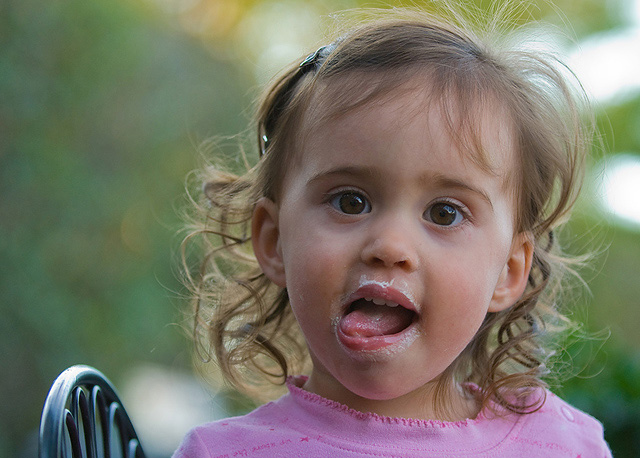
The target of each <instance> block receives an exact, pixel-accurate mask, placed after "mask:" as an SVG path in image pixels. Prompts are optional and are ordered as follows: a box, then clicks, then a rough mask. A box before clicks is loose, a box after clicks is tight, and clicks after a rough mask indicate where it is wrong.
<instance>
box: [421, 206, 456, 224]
mask: <svg viewBox="0 0 640 458" xmlns="http://www.w3.org/2000/svg"><path fill="white" fill-rule="evenodd" d="M425 213H427V214H428V215H427V218H426V219H428V220H429V221H431V222H433V223H435V224H437V225H439V226H453V225H456V224H459V223H460V222H461V221H462V214H461V213H460V212H459V211H458V209H457V208H456V207H454V206H453V205H450V204H447V203H437V204H434V205H432V206H431V207H430V208H428V209H427V211H426V212H425Z"/></svg>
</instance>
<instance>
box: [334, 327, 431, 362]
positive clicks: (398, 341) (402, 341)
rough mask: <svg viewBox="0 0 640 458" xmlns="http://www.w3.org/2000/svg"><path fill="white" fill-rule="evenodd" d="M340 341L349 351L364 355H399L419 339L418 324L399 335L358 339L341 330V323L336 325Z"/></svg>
mask: <svg viewBox="0 0 640 458" xmlns="http://www.w3.org/2000/svg"><path fill="white" fill-rule="evenodd" d="M335 329H336V334H337V336H338V341H339V342H340V343H341V344H342V346H343V347H345V348H346V349H347V350H350V351H352V352H356V353H362V354H372V355H373V354H375V355H378V354H385V353H386V354H397V353H399V352H402V351H403V350H405V349H406V348H408V347H409V346H410V345H411V344H412V343H413V341H414V340H416V338H417V337H418V334H419V330H418V324H417V322H415V321H414V322H413V323H411V325H410V326H409V327H407V328H406V329H403V330H402V331H401V332H399V333H397V334H391V335H387V336H372V337H358V336H348V335H346V334H345V333H343V332H342V330H341V329H340V323H339V322H338V323H336V327H335Z"/></svg>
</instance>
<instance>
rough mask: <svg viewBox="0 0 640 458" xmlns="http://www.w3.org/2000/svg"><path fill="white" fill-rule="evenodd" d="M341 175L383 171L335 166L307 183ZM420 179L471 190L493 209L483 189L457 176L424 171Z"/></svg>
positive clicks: (380, 175)
mask: <svg viewBox="0 0 640 458" xmlns="http://www.w3.org/2000/svg"><path fill="white" fill-rule="evenodd" d="M343 175H346V176H351V177H361V178H364V177H373V178H383V177H384V171H383V170H379V169H377V168H375V167H367V166H344V167H335V168H332V169H328V170H323V171H321V172H318V173H316V174H315V175H313V176H312V177H311V178H310V179H309V181H308V183H313V182H315V181H319V180H323V179H326V178H330V177H333V176H343ZM420 181H423V182H430V183H434V184H435V185H436V186H438V187H443V188H453V189H460V190H463V191H467V192H471V193H473V194H475V195H477V196H479V197H480V198H481V199H482V200H484V201H486V202H487V203H488V204H489V206H490V207H491V209H492V210H493V202H491V198H490V197H489V195H488V194H487V193H486V192H485V191H484V190H483V189H481V188H477V187H474V186H471V185H469V184H467V183H465V182H464V181H463V180H460V179H458V178H454V177H450V176H447V175H445V174H442V173H436V174H429V173H425V174H423V175H422V176H421V177H420Z"/></svg>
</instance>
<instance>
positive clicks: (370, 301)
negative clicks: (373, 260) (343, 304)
mask: <svg viewBox="0 0 640 458" xmlns="http://www.w3.org/2000/svg"><path fill="white" fill-rule="evenodd" d="M417 317H418V314H417V313H416V312H414V311H412V310H409V309H407V308H405V307H402V306H400V305H398V304H397V303H396V302H392V301H389V300H384V299H380V298H369V297H365V298H361V299H358V300H355V301H354V302H353V303H352V304H351V305H350V306H349V307H348V308H347V310H346V311H345V314H344V316H343V317H342V319H341V320H340V324H339V327H340V332H341V333H342V334H343V335H344V336H346V337H353V338H358V337H360V338H369V337H383V336H392V335H395V334H399V333H402V332H403V331H404V330H406V329H407V328H409V327H410V326H411V325H412V324H413V323H414V321H416V320H417Z"/></svg>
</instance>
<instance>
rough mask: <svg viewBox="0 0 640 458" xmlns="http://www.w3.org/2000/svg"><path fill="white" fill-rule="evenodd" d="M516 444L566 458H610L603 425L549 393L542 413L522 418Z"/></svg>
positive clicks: (534, 413)
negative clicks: (570, 457)
mask: <svg viewBox="0 0 640 458" xmlns="http://www.w3.org/2000/svg"><path fill="white" fill-rule="evenodd" d="M514 440H516V441H520V442H522V443H529V445H531V446H532V447H534V448H540V449H543V450H546V451H554V450H555V451H556V452H558V453H560V454H562V453H563V452H564V453H565V454H566V455H567V456H580V457H582V458H588V457H594V458H595V457H597V458H605V457H610V456H611V452H610V450H609V446H608V445H607V443H606V442H605V440H604V430H603V427H602V424H601V423H600V422H599V421H598V420H596V419H595V418H593V417H592V416H590V415H588V414H587V413H585V412H583V411H581V410H579V409H577V408H575V407H573V406H572V405H570V404H569V403H567V402H565V401H564V400H562V399H560V398H559V397H558V396H556V395H555V394H553V393H551V392H549V391H547V392H546V400H545V402H544V404H543V406H542V407H541V408H540V409H539V410H537V411H536V412H533V413H530V414H526V415H524V416H523V418H522V427H521V428H520V430H519V431H518V433H517V434H516V435H515V436H514Z"/></svg>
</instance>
